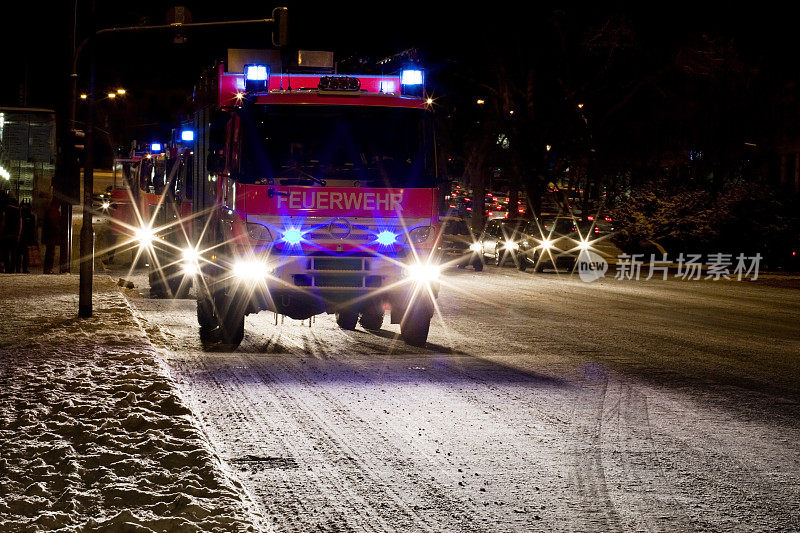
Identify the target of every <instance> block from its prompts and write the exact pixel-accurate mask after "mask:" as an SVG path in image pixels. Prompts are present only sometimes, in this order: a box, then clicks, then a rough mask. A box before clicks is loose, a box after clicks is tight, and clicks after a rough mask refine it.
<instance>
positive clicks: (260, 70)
mask: <svg viewBox="0 0 800 533" xmlns="http://www.w3.org/2000/svg"><path fill="white" fill-rule="evenodd" d="M268 88H269V67H268V66H267V65H245V66H244V90H245V91H247V92H248V93H250V92H258V91H266V90H267V89H268Z"/></svg>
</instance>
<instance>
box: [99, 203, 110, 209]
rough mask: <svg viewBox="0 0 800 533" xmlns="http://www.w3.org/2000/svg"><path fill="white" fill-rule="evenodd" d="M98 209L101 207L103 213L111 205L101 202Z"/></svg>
mask: <svg viewBox="0 0 800 533" xmlns="http://www.w3.org/2000/svg"><path fill="white" fill-rule="evenodd" d="M100 207H102V208H103V210H104V211H108V208H109V207H111V204H110V203H109V202H103V203H102V204H100Z"/></svg>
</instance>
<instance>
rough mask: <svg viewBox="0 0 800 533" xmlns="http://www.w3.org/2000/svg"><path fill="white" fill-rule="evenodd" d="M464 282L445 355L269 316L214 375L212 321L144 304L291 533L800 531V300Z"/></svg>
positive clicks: (444, 336) (255, 495)
mask: <svg viewBox="0 0 800 533" xmlns="http://www.w3.org/2000/svg"><path fill="white" fill-rule="evenodd" d="M445 280H446V281H447V284H446V285H447V286H446V287H445V288H443V290H442V295H441V298H440V302H439V303H440V306H441V312H442V317H443V322H438V323H436V324H435V325H434V326H433V327H432V329H431V336H430V337H429V343H428V345H427V346H426V347H425V348H410V347H408V346H406V345H404V344H403V343H402V342H401V341H399V340H397V339H396V338H395V337H396V334H397V333H398V328H397V326H389V325H386V324H385V325H384V329H383V330H382V331H381V332H379V333H377V334H375V333H368V332H366V331H364V330H360V329H358V330H356V331H353V332H346V331H341V330H339V329H338V328H337V327H336V324H335V322H334V320H333V318H332V317H328V316H321V317H318V318H317V320H316V322H315V323H313V324H311V326H309V323H308V321H306V322H305V323H302V324H301V323H300V322H299V321H294V320H290V319H286V320H285V322H284V321H280V320H278V324H277V325H276V323H275V318H274V316H273V315H272V314H269V313H261V314H259V315H256V316H249V317H248V318H247V321H246V333H245V340H244V343H243V344H242V346H241V347H240V349H239V350H238V351H237V352H235V353H224V354H220V353H205V352H203V351H202V349H201V347H200V344H199V339H198V336H197V324H196V319H195V305H194V302H193V301H191V300H177V301H164V300H152V299H149V298H148V297H146V293H147V291H146V289H145V290H142V287H143V285H142V281H143V279H142V277H141V276H140V277H139V278H137V279H136V281H137V289H136V290H133V291H126V295H127V296H128V298H129V300H130V301H131V302H132V304H133V305H134V307H135V308H136V309H137V310H138V312H139V313H140V315H141V319H142V320H143V322H144V324H145V329H146V330H147V332H148V334H149V336H150V338H151V340H152V341H153V342H154V344H156V346H159V347H160V348H161V349H162V350H163V356H164V357H165V358H166V361H167V364H168V367H169V370H170V373H171V375H172V377H173V378H174V380H175V382H176V384H177V386H178V388H179V390H180V394H181V397H182V398H183V399H184V401H186V402H187V404H188V406H189V408H190V409H191V411H192V412H193V414H194V415H195V416H196V417H197V418H198V419H199V420H200V423H201V425H202V427H203V430H204V432H205V434H206V435H208V437H209V439H210V441H211V442H212V443H213V445H214V447H215V449H216V450H217V452H218V453H219V455H220V456H221V457H222V459H223V461H224V462H225V463H226V464H227V465H228V466H229V467H230V468H231V469H232V470H233V471H234V473H235V474H236V475H237V476H238V479H239V480H240V481H241V483H242V484H243V486H244V487H245V489H246V493H247V494H248V495H249V496H250V497H252V499H253V500H254V501H255V506H256V509H254V511H255V512H256V513H258V514H259V515H262V516H264V517H266V521H267V522H268V523H271V524H272V525H274V527H275V530H276V531H690V530H711V531H782V530H784V531H789V530H799V529H800V511H799V510H798V505H797V503H798V501H800V481H799V480H800V445H798V442H800V410H799V409H798V405H799V403H798V402H800V387H798V380H800V377H799V376H800V372H799V370H800V368H798V367H800V334H799V333H798V330H799V329H800V328H798V321H799V320H800V298H798V295H800V293H798V291H797V290H794V289H787V288H780V287H771V286H769V285H767V284H762V283H746V282H716V283H715V282H694V283H691V282H677V281H668V282H662V281H658V282H656V281H650V282H644V281H641V282H637V281H615V280H610V279H609V280H601V281H598V282H596V283H593V284H585V283H582V282H580V281H579V280H577V278H575V277H565V276H556V275H553V274H538V275H537V274H531V273H523V272H518V271H516V270H513V269H510V268H505V269H499V268H496V267H489V268H487V269H486V270H485V271H484V272H483V273H480V274H479V273H474V272H472V271H469V270H468V271H457V270H453V271H451V272H448V273H447V275H446V278H445ZM144 287H146V284H145V285H144ZM387 322H388V320H387Z"/></svg>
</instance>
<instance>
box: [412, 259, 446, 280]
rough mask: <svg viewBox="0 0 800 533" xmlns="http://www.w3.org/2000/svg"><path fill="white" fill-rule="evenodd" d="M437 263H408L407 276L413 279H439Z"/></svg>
mask: <svg viewBox="0 0 800 533" xmlns="http://www.w3.org/2000/svg"><path fill="white" fill-rule="evenodd" d="M439 273H440V268H439V265H432V264H430V263H416V264H413V265H408V271H407V274H408V277H409V278H410V279H412V280H414V281H436V280H437V279H439Z"/></svg>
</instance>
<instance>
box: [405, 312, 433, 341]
mask: <svg viewBox="0 0 800 533" xmlns="http://www.w3.org/2000/svg"><path fill="white" fill-rule="evenodd" d="M431 318H432V313H431V312H430V310H429V309H427V308H426V306H421V305H415V306H413V307H411V308H409V309H408V310H407V311H406V313H405V316H404V317H403V321H402V322H401V323H400V337H402V339H403V341H405V343H406V344H410V345H411V346H425V342H426V341H427V340H428V331H429V330H430V327H431Z"/></svg>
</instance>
